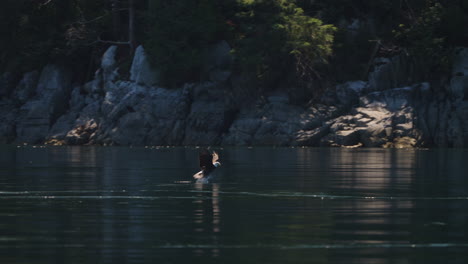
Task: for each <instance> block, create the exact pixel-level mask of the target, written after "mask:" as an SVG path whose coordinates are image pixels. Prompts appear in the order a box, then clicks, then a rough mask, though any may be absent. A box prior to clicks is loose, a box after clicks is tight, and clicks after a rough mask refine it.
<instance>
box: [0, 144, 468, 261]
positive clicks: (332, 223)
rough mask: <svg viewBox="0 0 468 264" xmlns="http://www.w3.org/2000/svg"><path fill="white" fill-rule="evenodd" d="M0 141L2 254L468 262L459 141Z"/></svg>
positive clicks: (466, 167) (466, 185) (25, 257)
mask: <svg viewBox="0 0 468 264" xmlns="http://www.w3.org/2000/svg"><path fill="white" fill-rule="evenodd" d="M216 150H217V151H218V152H219V154H220V156H221V163H222V167H221V168H219V169H217V171H216V175H215V177H214V178H213V179H212V181H211V183H208V184H200V183H196V182H194V180H193V178H192V175H193V174H194V173H195V172H197V171H198V149H196V148H128V147H32V146H21V147H17V146H3V147H0V153H1V155H0V253H1V254H0V263H11V264H14V263H198V262H200V263H203V262H204V263H215V262H216V263H424V264H430V263H468V150H453V149H452V150H446V149H437V150H383V149H353V150H349V149H321V148H224V149H216Z"/></svg>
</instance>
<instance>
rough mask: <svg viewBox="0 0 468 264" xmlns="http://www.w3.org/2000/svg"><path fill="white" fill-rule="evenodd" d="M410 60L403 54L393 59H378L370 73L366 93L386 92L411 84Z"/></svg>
mask: <svg viewBox="0 0 468 264" xmlns="http://www.w3.org/2000/svg"><path fill="white" fill-rule="evenodd" d="M411 73H412V72H411V69H410V63H409V60H408V58H407V57H406V56H405V55H403V54H401V55H397V56H394V57H391V58H376V59H375V60H374V62H373V70H372V71H371V72H370V73H369V76H368V83H369V85H368V86H367V88H366V91H368V92H372V91H384V90H388V89H392V88H395V87H402V86H405V85H408V84H410V83H411V78H412V76H411Z"/></svg>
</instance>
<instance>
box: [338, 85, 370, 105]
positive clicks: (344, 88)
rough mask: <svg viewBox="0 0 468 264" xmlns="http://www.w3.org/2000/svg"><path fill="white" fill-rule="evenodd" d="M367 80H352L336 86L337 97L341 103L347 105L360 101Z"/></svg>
mask: <svg viewBox="0 0 468 264" xmlns="http://www.w3.org/2000/svg"><path fill="white" fill-rule="evenodd" d="M366 87H367V82H364V81H352V82H346V83H343V84H340V85H337V86H336V97H337V99H338V102H339V104H341V105H344V106H346V107H350V106H353V105H355V104H357V103H358V102H359V97H360V96H361V94H362V92H363V91H364V90H365V89H366Z"/></svg>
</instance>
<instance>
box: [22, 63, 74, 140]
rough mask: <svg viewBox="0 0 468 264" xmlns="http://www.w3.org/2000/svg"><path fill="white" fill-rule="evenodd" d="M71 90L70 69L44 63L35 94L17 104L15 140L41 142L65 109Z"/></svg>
mask: <svg viewBox="0 0 468 264" xmlns="http://www.w3.org/2000/svg"><path fill="white" fill-rule="evenodd" d="M70 93H71V76H70V74H69V72H68V71H67V70H65V69H63V68H61V67H58V66H57V65H47V66H46V67H45V68H44V69H43V70H42V72H41V76H40V78H39V82H38V85H37V91H36V94H37V95H36V96H35V97H34V98H33V99H32V100H30V101H28V102H27V103H26V104H24V105H23V106H22V107H21V108H20V116H19V117H18V122H17V125H16V134H17V138H16V141H17V142H26V143H41V142H43V141H44V139H45V138H46V137H47V135H48V132H49V128H50V127H51V126H52V125H53V124H54V123H55V121H56V120H57V119H58V118H59V117H60V116H61V115H62V114H63V113H65V111H66V110H67V107H68V101H69V98H70Z"/></svg>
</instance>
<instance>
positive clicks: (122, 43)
mask: <svg viewBox="0 0 468 264" xmlns="http://www.w3.org/2000/svg"><path fill="white" fill-rule="evenodd" d="M97 41H98V42H100V43H108V44H114V45H130V41H112V40H102V39H101V37H98V40H97Z"/></svg>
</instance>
